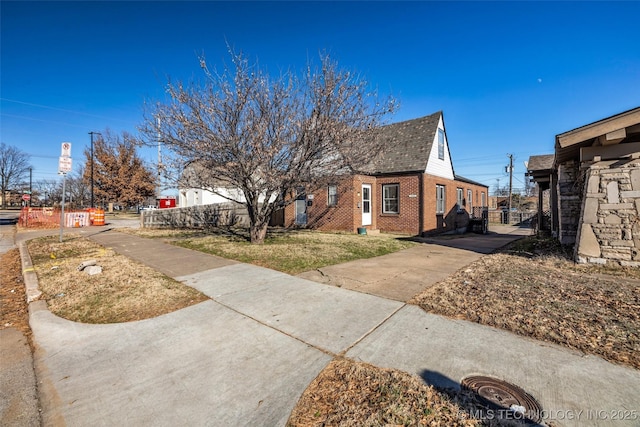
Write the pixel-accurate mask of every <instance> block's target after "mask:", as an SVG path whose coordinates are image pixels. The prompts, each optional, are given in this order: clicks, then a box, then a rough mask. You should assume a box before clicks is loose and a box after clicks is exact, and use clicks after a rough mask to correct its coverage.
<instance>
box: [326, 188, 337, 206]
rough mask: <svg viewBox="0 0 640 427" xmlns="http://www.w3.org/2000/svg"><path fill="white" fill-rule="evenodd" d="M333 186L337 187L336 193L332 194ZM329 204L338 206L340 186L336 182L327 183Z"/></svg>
mask: <svg viewBox="0 0 640 427" xmlns="http://www.w3.org/2000/svg"><path fill="white" fill-rule="evenodd" d="M332 187H333V188H334V189H335V192H334V194H331V188H332ZM332 199H333V202H332ZM327 206H338V186H337V185H336V184H329V185H327Z"/></svg>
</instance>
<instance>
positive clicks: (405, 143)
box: [367, 111, 442, 174]
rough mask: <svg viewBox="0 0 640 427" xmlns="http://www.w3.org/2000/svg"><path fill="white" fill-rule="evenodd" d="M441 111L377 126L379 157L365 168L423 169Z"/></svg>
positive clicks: (390, 170)
mask: <svg viewBox="0 0 640 427" xmlns="http://www.w3.org/2000/svg"><path fill="white" fill-rule="evenodd" d="M440 117H442V111H438V112H436V113H433V114H431V115H430V116H425V117H420V118H417V119H412V120H407V121H404V122H399V123H393V124H390V125H387V126H384V127H382V128H381V129H380V133H379V135H378V138H381V139H382V141H383V149H382V153H381V155H380V157H379V158H378V159H377V160H375V161H374V162H372V164H371V165H370V166H369V167H368V168H367V169H368V171H369V172H371V173H375V174H378V173H401V172H418V171H419V172H424V170H425V169H426V167H427V163H428V162H429V154H430V153H431V146H432V145H433V140H434V139H435V136H436V132H437V129H438V123H439V122H440Z"/></svg>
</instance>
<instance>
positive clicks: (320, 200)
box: [278, 111, 488, 235]
mask: <svg viewBox="0 0 640 427" xmlns="http://www.w3.org/2000/svg"><path fill="white" fill-rule="evenodd" d="M379 137H380V138H383V142H384V149H383V151H382V153H381V156H380V157H379V158H378V159H377V160H376V161H373V162H372V163H371V164H370V165H369V167H368V168H367V172H366V173H364V174H360V175H354V176H349V177H340V178H336V181H335V182H334V183H332V184H330V185H328V186H327V187H326V188H323V189H322V190H320V191H315V192H313V193H309V194H307V192H306V191H305V189H303V188H301V189H299V190H298V192H297V195H295V196H294V197H296V200H295V202H294V203H292V204H290V205H288V206H287V207H286V208H285V209H284V215H283V216H282V217H281V218H280V220H279V221H278V222H279V223H280V224H281V225H284V226H287V227H304V228H313V229H319V230H326V231H348V232H356V231H358V229H362V228H365V229H367V230H370V231H374V230H380V231H383V232H397V233H405V234H411V235H424V234H432V233H442V232H449V231H459V230H464V229H465V228H466V227H467V225H468V223H469V218H470V214H471V213H472V212H473V208H474V207H486V206H487V197H488V187H487V186H485V185H483V184H480V183H477V182H474V181H471V180H469V179H465V178H463V177H461V176H458V175H456V174H455V173H454V168H453V163H452V161H451V155H450V153H449V143H448V140H447V134H446V130H445V126H444V119H443V114H442V112H441V111H440V112H437V113H434V114H432V115H430V116H426V117H422V118H418V119H413V120H409V121H405V122H400V123H394V124H391V125H388V126H384V127H383V128H382V131H381V134H380V136H379Z"/></svg>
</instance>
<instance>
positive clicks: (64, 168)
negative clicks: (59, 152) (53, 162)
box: [58, 157, 71, 174]
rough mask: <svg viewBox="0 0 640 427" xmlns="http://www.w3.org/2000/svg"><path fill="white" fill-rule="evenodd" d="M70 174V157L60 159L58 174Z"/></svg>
mask: <svg viewBox="0 0 640 427" xmlns="http://www.w3.org/2000/svg"><path fill="white" fill-rule="evenodd" d="M69 172H71V157H60V160H59V161H58V173H60V174H65V173H69Z"/></svg>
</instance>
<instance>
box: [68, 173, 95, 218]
mask: <svg viewBox="0 0 640 427" xmlns="http://www.w3.org/2000/svg"><path fill="white" fill-rule="evenodd" d="M84 169H85V168H84V165H81V166H80V167H78V168H77V169H76V170H75V172H73V173H71V174H69V175H68V176H67V185H66V187H67V188H66V190H67V192H68V194H69V197H70V200H73V205H74V206H75V207H77V208H80V207H87V206H89V205H90V201H89V198H90V190H89V186H88V185H87V182H86V180H85V179H84V175H85V171H84Z"/></svg>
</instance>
